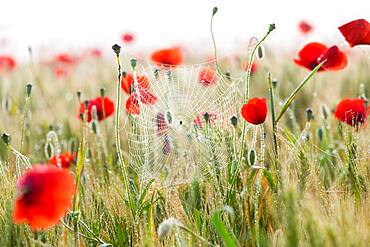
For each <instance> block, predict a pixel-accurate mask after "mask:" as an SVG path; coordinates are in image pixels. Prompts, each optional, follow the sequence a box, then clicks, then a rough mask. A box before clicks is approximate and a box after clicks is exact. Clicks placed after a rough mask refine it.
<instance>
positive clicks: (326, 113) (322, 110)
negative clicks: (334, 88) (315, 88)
mask: <svg viewBox="0 0 370 247" xmlns="http://www.w3.org/2000/svg"><path fill="white" fill-rule="evenodd" d="M321 112H322V116H323V117H324V119H327V118H328V109H327V107H326V106H325V105H322V106H321Z"/></svg>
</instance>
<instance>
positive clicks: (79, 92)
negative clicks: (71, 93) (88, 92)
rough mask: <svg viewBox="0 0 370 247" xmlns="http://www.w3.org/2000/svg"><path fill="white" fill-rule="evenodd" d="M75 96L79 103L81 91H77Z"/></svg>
mask: <svg viewBox="0 0 370 247" xmlns="http://www.w3.org/2000/svg"><path fill="white" fill-rule="evenodd" d="M76 95H77V99H78V101H81V95H82V93H81V91H77V92H76Z"/></svg>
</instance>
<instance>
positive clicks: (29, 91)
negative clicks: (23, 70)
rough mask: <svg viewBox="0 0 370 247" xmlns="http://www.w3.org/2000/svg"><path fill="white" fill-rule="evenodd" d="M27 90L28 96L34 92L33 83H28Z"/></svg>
mask: <svg viewBox="0 0 370 247" xmlns="http://www.w3.org/2000/svg"><path fill="white" fill-rule="evenodd" d="M26 90H27V97H30V95H31V92H32V84H31V83H28V84H27V85H26Z"/></svg>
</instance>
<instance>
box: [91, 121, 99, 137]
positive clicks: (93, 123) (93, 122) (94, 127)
mask: <svg viewBox="0 0 370 247" xmlns="http://www.w3.org/2000/svg"><path fill="white" fill-rule="evenodd" d="M91 128H92V131H93V132H94V134H95V135H96V134H98V127H97V124H96V121H92V123H91Z"/></svg>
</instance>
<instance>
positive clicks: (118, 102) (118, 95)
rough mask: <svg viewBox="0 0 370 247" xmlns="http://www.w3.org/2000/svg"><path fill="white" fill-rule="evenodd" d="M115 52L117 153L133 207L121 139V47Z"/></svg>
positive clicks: (113, 47) (115, 49)
mask: <svg viewBox="0 0 370 247" xmlns="http://www.w3.org/2000/svg"><path fill="white" fill-rule="evenodd" d="M112 49H113V51H114V52H115V54H116V59H117V66H118V76H117V87H116V115H115V121H114V125H115V126H114V127H115V141H116V152H117V156H118V162H119V165H120V167H121V171H122V176H123V180H124V181H123V182H124V184H125V187H126V193H127V200H128V201H129V204H130V205H131V196H130V191H129V189H130V186H129V180H128V175H127V172H126V165H125V161H124V159H123V155H122V150H121V139H120V115H121V60H120V56H119V54H120V51H121V47H120V46H119V45H117V44H116V45H113V46H112Z"/></svg>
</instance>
